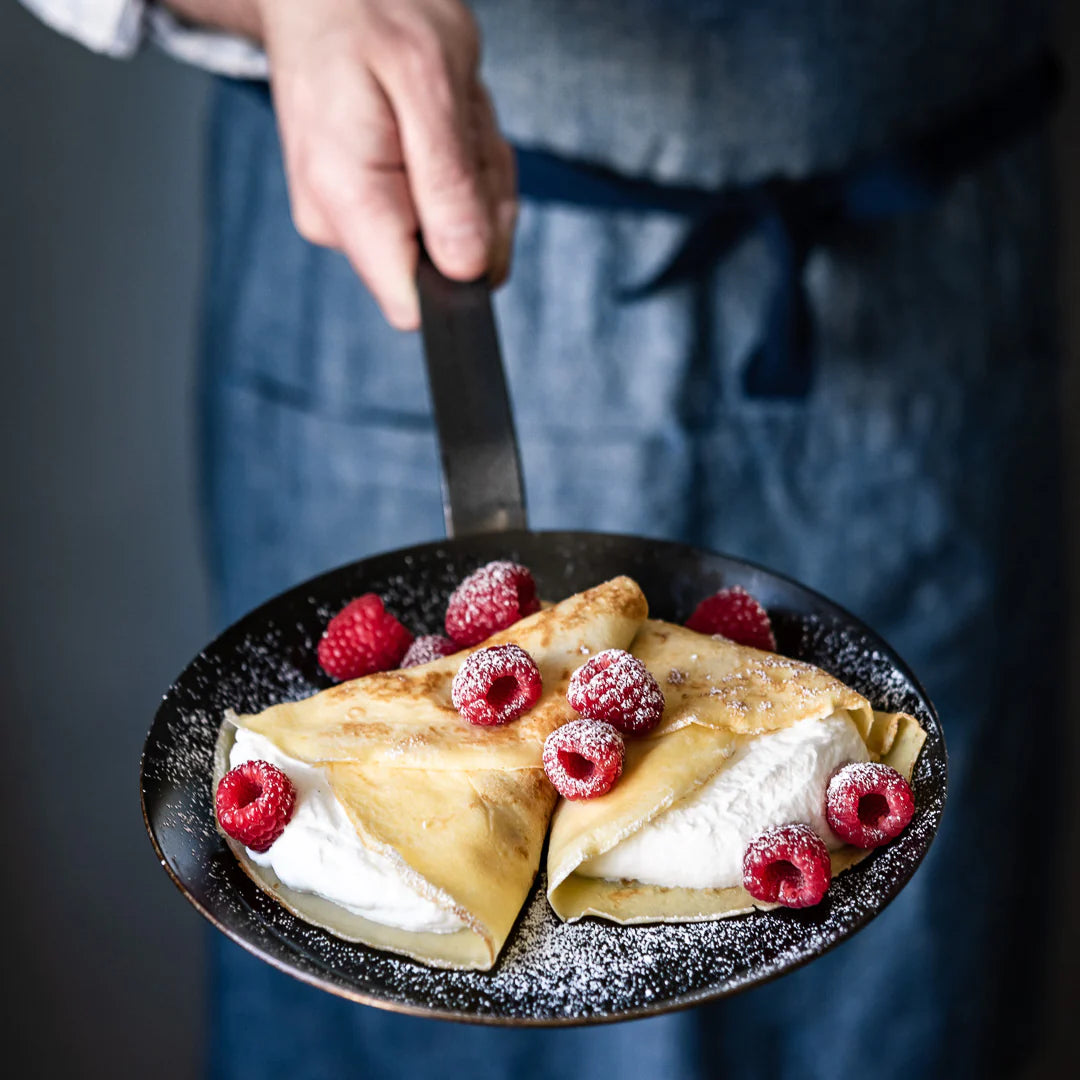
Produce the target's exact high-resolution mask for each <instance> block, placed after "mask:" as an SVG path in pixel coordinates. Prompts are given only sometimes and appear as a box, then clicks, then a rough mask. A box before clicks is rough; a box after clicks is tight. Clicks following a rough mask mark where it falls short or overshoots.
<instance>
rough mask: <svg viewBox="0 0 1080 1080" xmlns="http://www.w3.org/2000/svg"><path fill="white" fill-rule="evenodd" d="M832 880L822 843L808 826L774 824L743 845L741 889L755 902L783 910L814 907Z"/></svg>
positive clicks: (825, 849)
mask: <svg viewBox="0 0 1080 1080" xmlns="http://www.w3.org/2000/svg"><path fill="white" fill-rule="evenodd" d="M831 878H832V864H831V862H830V861H829V849H828V848H827V847H826V846H825V841H824V840H822V839H821V837H820V836H818V834H817V833H816V832H814V830H813V829H811V828H810V826H809V825H801V824H791V825H776V826H774V827H773V828H771V829H766V830H765V831H764V832H763V833H761V834H760V835H759V836H757V837H755V838H754V839H753V840H751V841H750V843H749V844H747V846H746V854H745V855H744V856H743V886H744V887H745V889H746V891H747V892H748V893H749V894H750V895H751V896H752V897H753V898H754V899H755V900H761V901H762V902H764V903H767V904H782V905H783V906H784V907H790V908H803V907H813V905H814V904H818V903H820V902H821V900H822V898H823V897H824V896H825V893H826V892H827V891H828V888H829V881H830V880H831Z"/></svg>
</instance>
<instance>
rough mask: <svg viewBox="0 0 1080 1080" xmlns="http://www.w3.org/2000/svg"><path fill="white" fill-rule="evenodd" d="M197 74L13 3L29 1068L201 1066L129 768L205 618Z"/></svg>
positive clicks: (2, 807)
mask: <svg viewBox="0 0 1080 1080" xmlns="http://www.w3.org/2000/svg"><path fill="white" fill-rule="evenodd" d="M206 87H207V80H206V79H205V78H204V77H203V76H201V75H199V74H197V73H195V72H192V71H190V70H188V69H186V68H183V67H181V66H180V65H177V64H173V63H170V62H168V61H167V60H165V59H162V58H161V57H158V56H153V55H147V56H146V57H144V58H141V59H140V60H138V61H137V62H136V63H134V64H117V63H108V62H106V61H105V60H103V59H101V58H99V57H95V56H92V55H91V54H89V53H87V52H85V51H83V50H82V49H80V48H78V47H77V46H75V45H73V44H70V43H69V42H67V41H64V40H63V39H62V38H60V37H58V36H57V35H55V34H53V33H51V32H49V31H48V30H46V29H45V28H43V27H41V26H39V25H38V24H37V23H36V22H35V21H34V20H33V19H32V18H31V17H30V16H28V15H27V14H26V13H25V12H24V11H23V10H22V9H21V8H19V7H18V6H17V5H15V4H14V3H12V0H4V2H3V3H2V4H0V297H3V300H2V302H0V313H2V314H0V358H2V371H3V392H2V393H0V462H3V466H2V467H0V506H2V507H3V511H2V514H3V516H2V519H0V553H2V562H0V566H2V567H3V571H2V574H3V603H2V605H0V725H2V730H3V739H4V743H3V765H2V766H0V768H2V776H3V780H2V782H0V815H2V817H0V820H2V821H3V825H2V835H3V837H4V850H3V852H2V854H0V864H2V866H3V885H2V895H3V911H4V917H3V920H2V922H0V934H2V936H3V939H4V946H3V949H2V953H3V957H4V959H3V962H2V963H0V971H2V974H0V981H2V982H3V984H4V985H5V987H9V988H10V990H11V991H12V992H9V993H8V994H5V998H6V1002H5V1005H4V1006H3V1009H4V1011H5V1013H6V1014H7V1019H9V1020H10V1021H11V1031H10V1033H9V1034H6V1035H5V1039H4V1043H5V1057H6V1058H7V1060H8V1061H16V1062H17V1061H19V1060H20V1058H21V1060H22V1061H23V1062H25V1063H27V1068H28V1071H27V1072H26V1074H25V1075H37V1076H47V1077H53V1076H61V1075H69V1076H73V1077H80V1076H87V1077H99V1076H114V1077H135V1076H141V1075H147V1076H149V1075H154V1076H156V1077H158V1078H159V1080H171V1078H173V1077H177V1078H179V1077H194V1076H196V1075H198V1066H197V1063H198V1056H199V1053H200V1039H201V1032H202V1019H203V1000H202V994H201V980H202V969H201V955H202V949H201V946H202V942H203V935H204V933H205V931H204V930H203V926H202V920H200V919H199V918H198V916H197V915H196V914H195V913H194V911H192V910H191V909H189V908H188V905H187V904H186V903H185V902H184V901H183V899H182V898H181V896H180V894H179V893H178V892H177V891H176V890H175V888H174V887H173V885H172V884H171V882H170V881H169V879H168V878H167V877H166V875H165V874H164V873H162V871H161V869H160V868H159V867H158V866H157V863H156V861H155V859H154V857H153V851H152V849H151V847H150V844H149V842H148V840H147V839H146V834H145V831H144V829H143V825H142V820H141V818H140V816H139V808H138V769H139V754H140V751H141V749H142V740H143V737H144V735H145V732H146V728H147V726H148V724H149V721H150V718H151V717H152V716H153V712H154V708H155V706H156V702H157V699H158V697H159V696H160V693H161V691H162V690H163V688H164V687H165V686H167V685H168V683H169V681H170V680H171V678H172V677H173V676H174V675H175V674H176V672H177V671H178V670H179V668H180V667H182V666H183V664H184V663H185V662H186V661H187V659H188V657H189V656H191V655H192V654H193V653H194V652H196V651H197V650H198V649H199V648H200V647H201V645H202V643H203V640H204V638H205V637H206V633H207V630H208V628H209V618H208V614H207V603H206V598H205V589H204V583H203V575H202V569H201V564H200V557H199V538H198V535H197V532H196V525H195V502H194V483H193V480H194V478H193V455H192V444H193V438H192V430H191V429H192V425H191V408H190V406H191V394H192V384H193V378H194V374H195V373H194V364H193V357H194V348H193V328H194V325H195V322H194V318H193V315H194V311H195V302H196V295H195V289H196V281H197V270H198V259H199V251H198V244H197V236H198V229H197V220H198V219H197V203H198V193H199V192H198V189H199V183H198V176H199V152H200V142H201V140H200V115H201V113H202V109H203V104H204V101H205V94H206ZM12 1009H14V1012H9V1011H8V1010H12ZM4 1026H6V1025H4ZM12 1039H13V1040H14V1043H15V1046H16V1047H18V1046H19V1044H20V1043H23V1042H25V1044H26V1049H27V1051H28V1052H27V1054H26V1056H21V1055H12V1054H11V1049H12V1047H11V1042H10V1041H9V1040H12ZM31 1062H33V1063H34V1065H33V1067H30V1065H29V1063H31Z"/></svg>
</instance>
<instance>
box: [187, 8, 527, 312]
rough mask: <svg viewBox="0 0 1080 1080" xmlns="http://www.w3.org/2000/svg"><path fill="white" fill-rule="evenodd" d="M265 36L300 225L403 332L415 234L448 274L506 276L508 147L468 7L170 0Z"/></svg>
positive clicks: (510, 201)
mask: <svg viewBox="0 0 1080 1080" xmlns="http://www.w3.org/2000/svg"><path fill="white" fill-rule="evenodd" d="M167 2H168V3H169V6H170V7H172V8H173V9H174V10H176V11H177V12H179V13H180V14H181V15H185V16H187V17H188V18H190V19H193V20H196V21H201V22H206V23H211V24H215V25H218V26H224V27H226V28H229V29H234V30H239V31H240V32H242V33H246V34H248V35H249V36H254V37H257V38H259V39H261V40H262V42H263V44H264V46H265V48H266V53H267V57H268V59H269V62H270V79H271V88H272V90H273V95H274V104H275V108H276V111H277V117H278V126H279V128H280V130H281V139H282V144H283V146H284V152H285V169H286V173H287V175H288V181H289V197H290V200H291V204H292V215H293V221H294V222H295V224H296V227H297V229H298V230H299V231H300V233H301V234H302V235H303V236H305V237H306V238H307V239H308V240H311V241H312V242H313V243H316V244H322V245H325V246H327V247H333V248H340V249H341V250H342V251H344V252H345V254H346V255H347V256H348V257H349V260H350V261H351V262H352V264H353V266H354V267H355V268H356V271H357V273H358V274H359V275H360V277H361V278H362V279H363V280H364V282H365V283H366V284H367V286H368V288H369V289H370V290H371V292H372V293H373V294H374V296H375V299H376V300H377V301H378V303H379V305H380V306H381V308H382V310H383V312H384V313H385V315H386V317H387V319H389V321H390V322H391V323H392V324H393V325H394V326H397V327H399V328H401V329H413V328H415V327H416V326H417V325H418V324H419V309H418V305H417V298H416V288H415V284H414V276H415V271H416V260H417V252H418V242H417V232H418V231H419V232H420V233H422V234H423V238H424V244H425V246H426V247H427V249H428V251H429V252H430V254H431V257H432V259H433V260H434V262H435V264H436V265H437V266H438V267H439V269H440V270H442V272H443V273H444V274H446V275H448V276H449V277H454V278H461V279H468V278H474V277H480V276H481V275H483V274H485V273H487V274H488V275H489V276H490V278H491V279H492V281H493V282H495V283H498V282H500V281H501V280H502V279H503V278H504V277H505V276H506V272H507V269H508V266H509V260H510V246H511V240H512V236H513V229H514V220H515V217H516V211H517V199H516V182H515V177H514V159H513V152H512V151H511V149H510V147H509V146H508V145H507V143H506V141H505V140H504V139H503V138H502V136H501V135H500V134H499V130H498V127H497V126H496V122H495V116H494V113H493V111H492V108H491V102H490V99H489V98H488V95H487V92H486V90H485V89H484V87H483V85H482V84H481V83H480V81H479V78H478V75H477V67H478V63H479V56H480V46H479V38H478V35H477V30H476V25H475V23H474V22H473V19H472V15H471V14H470V13H469V11H468V9H467V8H466V7H465V6H464V5H463V4H462V3H460V2H459V0H303V2H302V3H301V2H297V0H167Z"/></svg>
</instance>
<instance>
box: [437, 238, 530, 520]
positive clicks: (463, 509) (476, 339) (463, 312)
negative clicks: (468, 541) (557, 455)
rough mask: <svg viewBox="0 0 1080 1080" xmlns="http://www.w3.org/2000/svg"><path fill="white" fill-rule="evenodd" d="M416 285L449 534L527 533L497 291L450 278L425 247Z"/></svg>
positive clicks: (479, 283)
mask: <svg viewBox="0 0 1080 1080" xmlns="http://www.w3.org/2000/svg"><path fill="white" fill-rule="evenodd" d="M416 278H417V287H418V289H419V293H420V322H421V331H422V336H423V341H424V358H425V361H426V363H427V373H428V385H429V387H430V389H431V404H432V410H433V412H434V414H435V428H436V431H437V433H438V438H439V452H440V455H441V458H442V481H443V483H442V488H443V515H444V517H445V519H446V535H447V536H450V537H453V536H464V535H468V534H470V533H479V532H502V531H505V530H508V529H524V528H527V522H526V517H525V491H524V485H523V484H522V480H521V461H520V459H519V457H518V445H517V437H516V436H515V434H514V418H513V413H512V412H511V409H510V399H509V396H508V395H507V391H506V376H505V374H504V371H503V363H502V356H501V355H500V352H499V337H498V333H497V331H496V329H495V315H494V312H493V311H492V308H491V290H490V288H489V287H488V285H487V283H486V282H485V281H483V280H480V281H468V282H461V281H453V280H451V279H450V278H447V277H445V276H444V275H443V274H441V273H440V272H439V271H438V270H437V269H436V267H435V264H434V263H433V262H432V261H431V259H430V257H429V256H428V254H427V252H426V251H424V249H423V245H421V249H420V262H419V265H418V267H417V272H416Z"/></svg>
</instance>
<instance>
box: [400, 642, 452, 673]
mask: <svg viewBox="0 0 1080 1080" xmlns="http://www.w3.org/2000/svg"><path fill="white" fill-rule="evenodd" d="M457 651H458V647H457V645H455V644H454V643H453V642H452V641H451V640H450V639H449V638H447V637H443V636H442V634H425V635H424V636H423V637H418V638H416V640H415V641H413V643H412V644H411V645H410V646H409V648H408V650H407V651H406V653H405V658H404V659H403V660H402V661H401V666H402V667H403V668H407V667H416V666H417V665H418V664H430V663H431V661H432V660H440V659H442V657H444V656H450V655H452V654H453V653H456V652H457Z"/></svg>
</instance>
